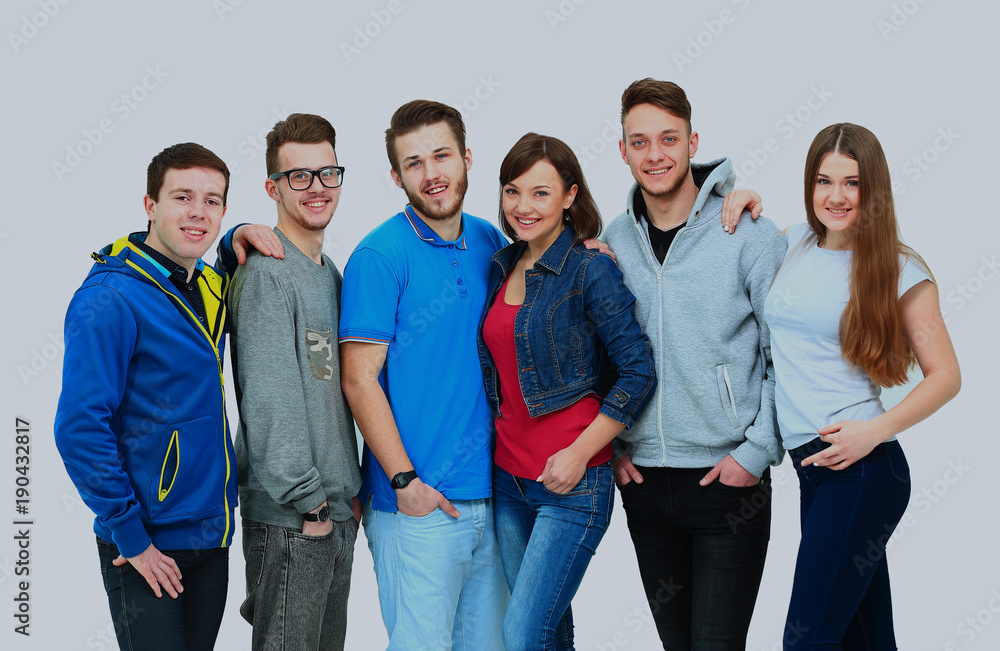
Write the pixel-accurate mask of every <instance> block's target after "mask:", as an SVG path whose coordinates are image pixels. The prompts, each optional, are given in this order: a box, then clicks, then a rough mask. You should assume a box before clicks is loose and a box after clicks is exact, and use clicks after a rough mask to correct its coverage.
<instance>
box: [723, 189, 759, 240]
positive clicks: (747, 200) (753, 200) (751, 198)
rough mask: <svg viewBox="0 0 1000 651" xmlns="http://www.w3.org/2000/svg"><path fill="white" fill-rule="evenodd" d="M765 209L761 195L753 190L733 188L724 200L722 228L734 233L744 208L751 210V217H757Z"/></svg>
mask: <svg viewBox="0 0 1000 651" xmlns="http://www.w3.org/2000/svg"><path fill="white" fill-rule="evenodd" d="M763 209H764V204H763V203H761V199H760V195H759V194H757V193H756V192H754V191H753V190H745V189H740V190H732V191H731V192H729V194H727V195H726V198H725V199H723V200H722V228H724V229H725V230H726V232H727V233H733V232H735V231H736V223H737V222H738V221H740V215H742V214H743V211H744V210H749V211H750V217H751V218H752V219H757V218H758V217H760V211H761V210H763Z"/></svg>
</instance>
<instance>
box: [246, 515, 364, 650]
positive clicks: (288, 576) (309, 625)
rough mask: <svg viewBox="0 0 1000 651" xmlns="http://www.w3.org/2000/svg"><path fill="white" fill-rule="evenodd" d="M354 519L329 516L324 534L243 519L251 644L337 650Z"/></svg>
mask: <svg viewBox="0 0 1000 651" xmlns="http://www.w3.org/2000/svg"><path fill="white" fill-rule="evenodd" d="M357 535H358V523H357V521H356V520H355V519H354V518H351V519H350V520H347V521H344V522H334V523H333V531H331V532H330V533H329V534H327V535H326V536H305V535H303V534H302V532H301V531H297V530H295V529H288V528H285V527H278V526H274V525H270V524H264V523H261V522H254V521H252V520H246V519H244V520H243V556H244V558H245V559H246V562H247V567H246V580H247V598H246V600H245V601H244V602H243V605H242V606H240V614H241V615H242V616H243V619H245V620H247V621H248V622H250V624H251V625H252V626H253V649H254V650H255V651H257V650H264V651H296V650H298V649H302V650H303V651H315V650H317V649H321V650H323V651H327V650H331V651H332V650H337V651H342V650H343V648H344V637H345V635H346V633H347V595H348V593H349V592H350V589H351V564H352V562H353V561H354V541H355V538H357Z"/></svg>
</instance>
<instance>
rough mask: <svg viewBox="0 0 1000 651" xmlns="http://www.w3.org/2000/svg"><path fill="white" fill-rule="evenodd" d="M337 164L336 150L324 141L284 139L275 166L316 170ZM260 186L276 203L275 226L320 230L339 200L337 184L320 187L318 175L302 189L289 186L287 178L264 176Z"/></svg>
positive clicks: (281, 169) (328, 220) (284, 230)
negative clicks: (276, 219)
mask: <svg viewBox="0 0 1000 651" xmlns="http://www.w3.org/2000/svg"><path fill="white" fill-rule="evenodd" d="M336 164H337V154H336V152H334V151H333V147H332V146H331V145H330V143H328V142H317V143H309V144H306V143H301V142H286V143H285V144H283V145H281V147H280V148H279V149H278V170H279V171H282V172H284V171H288V170H319V169H323V168H325V167H332V166H334V165H336ZM264 188H265V189H266V190H267V194H268V196H270V197H271V198H272V199H274V200H275V201H276V202H277V203H278V228H280V229H281V230H282V232H284V233H285V234H286V235H287V234H288V232H289V230H291V229H296V230H302V231H321V230H323V229H325V228H326V226H327V224H329V223H330V219H332V218H333V212H334V211H335V210H336V209H337V203H338V202H339V201H340V188H339V187H337V188H332V189H331V188H327V187H324V186H323V184H322V183H320V180H319V178H318V177H314V178H313V180H312V185H310V186H309V187H308V188H306V189H305V190H293V189H292V188H291V187H289V185H288V178H287V177H282V178H279V179H278V180H276V181H275V180H272V179H267V180H266V181H265V182H264Z"/></svg>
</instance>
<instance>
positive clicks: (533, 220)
mask: <svg viewBox="0 0 1000 651" xmlns="http://www.w3.org/2000/svg"><path fill="white" fill-rule="evenodd" d="M517 221H518V222H520V223H521V224H524V225H525V226H530V225H532V224H534V223H535V222H537V221H538V220H537V219H521V218H520V217H518V218H517Z"/></svg>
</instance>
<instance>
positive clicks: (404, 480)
mask: <svg viewBox="0 0 1000 651" xmlns="http://www.w3.org/2000/svg"><path fill="white" fill-rule="evenodd" d="M416 478H417V471H416V470H410V471H408V472H401V473H399V474H397V475H396V476H395V477H393V478H392V481H391V482H389V485H390V486H392V490H394V491H398V490H399V489H400V488H406V487H407V486H409V485H410V482H411V481H413V480H414V479H416Z"/></svg>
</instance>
